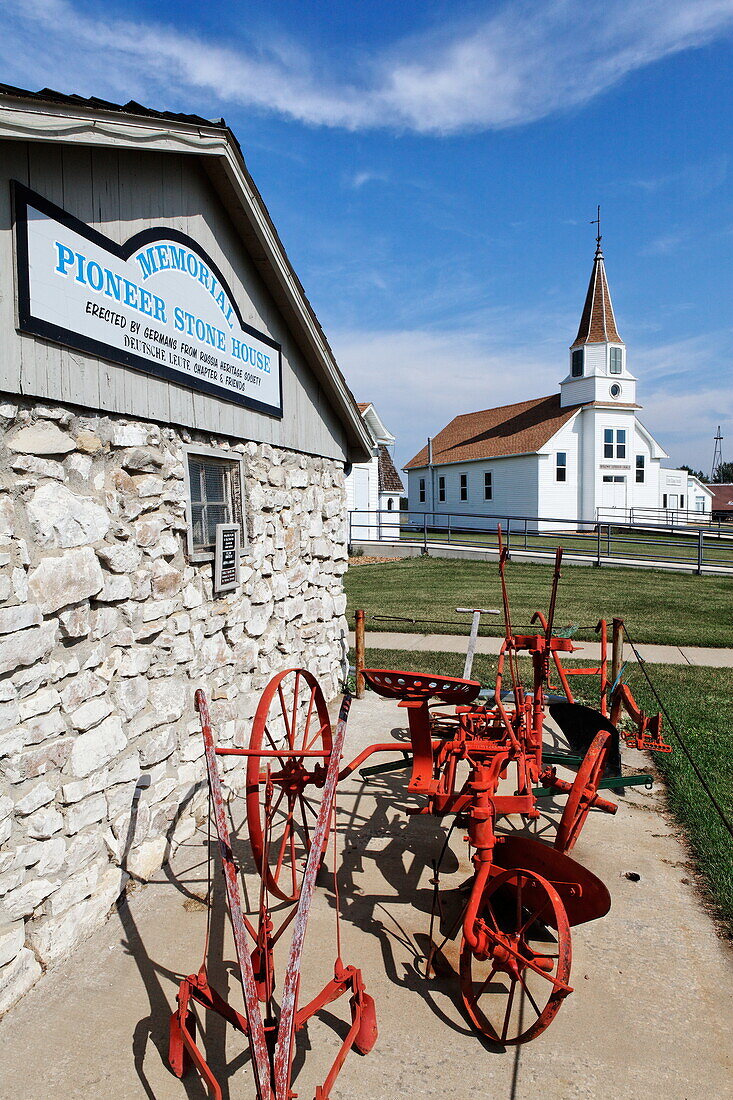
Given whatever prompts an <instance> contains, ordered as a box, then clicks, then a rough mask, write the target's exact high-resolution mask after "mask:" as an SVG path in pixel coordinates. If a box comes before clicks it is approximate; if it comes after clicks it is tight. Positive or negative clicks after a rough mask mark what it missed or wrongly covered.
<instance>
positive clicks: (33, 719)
mask: <svg viewBox="0 0 733 1100" xmlns="http://www.w3.org/2000/svg"><path fill="white" fill-rule="evenodd" d="M0 154H1V155H0V1013H2V1012H4V1011H6V1010H7V1009H8V1008H9V1006H10V1005H12V1004H13V1003H14V1002H15V1001H16V1000H17V999H18V998H19V997H20V996H21V995H22V994H23V993H24V992H25V991H26V990H27V989H28V988H30V986H31V985H32V984H33V983H34V982H35V981H36V980H37V978H38V977H39V975H40V974H41V973H42V970H43V969H44V968H46V967H47V966H49V965H51V964H52V963H53V962H54V960H56V959H58V958H60V957H62V956H64V955H66V954H67V953H68V952H70V951H71V950H72V949H73V947H74V945H75V943H76V942H77V941H78V940H79V939H80V937H82V936H84V935H85V934H86V933H87V932H88V931H90V930H91V929H92V928H93V927H94V926H95V925H97V924H98V923H99V922H100V921H102V920H103V919H104V917H105V914H106V913H107V912H108V911H109V909H110V907H111V906H112V905H113V904H114V902H115V900H116V898H117V897H118V896H119V894H120V892H121V891H122V890H123V889H124V887H125V884H126V882H127V881H128V879H129V877H130V876H137V877H138V878H140V879H146V878H147V877H148V876H150V874H151V873H153V872H154V871H155V870H156V869H158V868H159V867H160V866H161V864H162V863H163V862H164V861H165V859H166V858H167V857H168V855H169V853H170V850H171V847H172V846H174V845H176V844H177V843H180V841H181V840H182V839H184V838H186V837H190V836H191V835H192V833H193V831H194V828H195V818H196V815H197V814H198V815H199V817H200V815H201V814H202V813H204V812H205V803H206V794H205V789H204V784H203V776H204V769H203V760H202V743H201V737H200V733H199V729H198V720H197V716H196V715H195V713H194V710H193V693H194V690H195V689H196V688H197V687H199V686H201V687H204V688H205V689H206V691H207V693H208V695H209V698H210V700H211V705H212V719H213V722H214V726H215V731H216V736H217V738H218V739H219V740H220V741H221V742H223V743H229V744H232V743H234V744H238V745H241V744H244V743H246V740H247V738H248V736H249V725H250V719H251V717H252V715H253V712H254V709H255V706H256V703H257V700H258V698H259V695H260V693H261V691H262V688H263V687H264V685H265V684H266V683H267V682H268V680H269V679H270V677H271V675H272V674H273V673H274V672H276V671H279V670H280V669H282V668H284V667H289V666H294V665H295V666H297V665H303V666H306V667H308V668H309V669H310V670H311V671H312V672H313V673H314V674H315V675H316V676H317V677H318V678H319V680H320V682H321V684H322V686H323V690H324V694H325V695H326V697H327V698H330V697H332V696H333V695H334V694H335V693H336V691H337V689H338V685H339V678H340V676H341V667H342V661H343V657H344V652H345V649H344V647H345V644H346V643H345V638H346V632H347V624H346V620H345V618H344V611H345V607H346V599H345V596H344V593H343V585H342V578H343V574H344V572H345V570H346V568H347V551H346V536H347V523H346V508H345V487H344V470H345V467H346V466H347V465H348V464H351V463H354V462H360V461H364V460H367V459H368V458H369V457H370V455H371V447H372V440H371V437H370V435H369V433H368V431H367V429H366V427H365V425H364V422H363V420H362V417H361V415H360V414H359V410H358V409H357V407H356V404H355V402H354V400H353V397H352V395H351V393H350V392H349V389H348V387H347V385H346V383H345V381H344V378H343V376H342V375H341V373H340V372H339V370H338V367H337V365H336V363H335V361H334V359H333V355H332V353H331V351H330V348H329V345H328V343H327V341H326V338H325V336H324V334H323V332H322V330H321V328H320V325H319V324H318V321H317V319H316V317H315V315H314V313H313V311H312V309H311V308H310V306H309V304H308V301H307V299H306V297H305V294H304V292H303V289H302V287H301V284H300V282H299V281H298V278H297V276H296V274H295V272H294V271H293V269H292V267H291V265H290V263H289V261H288V258H287V256H286V255H285V252H284V250H283V247H282V244H281V242H280V240H279V238H278V236H277V232H276V230H275V227H274V225H273V224H272V221H271V219H270V217H269V215H268V212H267V210H266V208H265V206H264V203H263V201H262V198H261V197H260V195H259V192H258V191H257V188H256V187H255V185H254V182H253V180H252V178H251V176H250V175H249V173H248V171H247V168H246V165H245V162H244V159H243V156H242V152H241V150H240V148H239V146H238V144H237V142H236V139H235V138H234V136H233V134H232V133H231V131H230V130H229V129H228V127H227V126H226V125H225V124H224V122H223V121H216V122H212V121H209V120H206V119H203V118H198V117H196V116H188V115H186V116H178V115H170V114H162V113H158V112H155V111H150V110H147V109H146V108H144V107H141V106H140V105H138V104H135V103H130V104H128V105H127V106H125V107H120V106H119V105H116V104H113V103H105V102H101V101H99V100H84V99H80V98H78V97H67V96H62V95H58V94H56V93H53V92H49V91H44V92H41V93H31V92H25V91H22V90H19V89H13V88H8V87H6V86H2V87H0ZM225 537H230V538H231V540H232V541H231V544H230V546H229V549H228V550H227V554H228V557H225V556H222V555H223V550H224V549H226V544H225V542H224V541H220V540H224V539H225ZM217 553H218V554H219V555H220V564H221V568H222V570H223V572H222V574H221V576H220V575H219V574H218V573H217V574H216V575H215V572H214V569H213V566H214V564H215V563H214V560H213V559H214V558H215V556H216V555H217ZM227 571H228V573H227ZM217 577H218V580H217V579H216V578H217ZM225 581H226V582H227V583H224V582H225ZM215 583H216V584H217V586H218V587H217V588H216V589H215ZM227 759H228V760H231V759H233V758H227ZM225 778H226V782H227V783H228V784H229V786H230V788H232V789H237V788H238V786H239V785H240V784H241V782H242V779H243V773H242V769H241V767H240V766H236V765H235V766H234V767H230V768H228V769H227V771H226V776H225Z"/></svg>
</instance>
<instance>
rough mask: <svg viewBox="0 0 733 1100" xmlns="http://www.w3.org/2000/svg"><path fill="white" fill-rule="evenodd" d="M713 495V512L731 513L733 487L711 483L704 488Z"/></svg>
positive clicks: (732, 509)
mask: <svg viewBox="0 0 733 1100" xmlns="http://www.w3.org/2000/svg"><path fill="white" fill-rule="evenodd" d="M705 488H706V489H710V490H711V492H712V494H713V503H712V509H713V511H714V512H733V485H731V484H730V483H729V482H712V483H711V484H709V485H706V486H705Z"/></svg>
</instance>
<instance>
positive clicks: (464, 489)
mask: <svg viewBox="0 0 733 1100" xmlns="http://www.w3.org/2000/svg"><path fill="white" fill-rule="evenodd" d="M460 489H461V492H460V496H461V500H468V474H461V485H460Z"/></svg>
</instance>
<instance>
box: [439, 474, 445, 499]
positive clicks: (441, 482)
mask: <svg viewBox="0 0 733 1100" xmlns="http://www.w3.org/2000/svg"><path fill="white" fill-rule="evenodd" d="M438 500H439V501H441V502H444V501H445V478H444V477H442V476H441V477H439V478H438Z"/></svg>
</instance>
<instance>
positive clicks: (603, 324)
mask: <svg viewBox="0 0 733 1100" xmlns="http://www.w3.org/2000/svg"><path fill="white" fill-rule="evenodd" d="M597 241H598V247H597V248H596V255H595V259H594V260H593V271H592V272H591V277H590V283H589V284H588V293H587V295H586V297H585V305H584V306H583V316H582V317H581V318H580V327H579V328H578V335H577V336H576V337H575V339H574V340H573V342H572V344H571V345H570V346H571V347H576V346H577V345H578V344H601V343H604V342H605V341H607V340H612V341H614V342H618V343H619V344H622V343H623V340H622V339H621V337H620V336H619V334H618V329H617V328H616V318H615V317H614V315H613V306H612V305H611V292H610V291H609V289H608V280H607V278H606V267H605V264H604V262H603V251H602V249H601V238H600V237H598V238H597Z"/></svg>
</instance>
